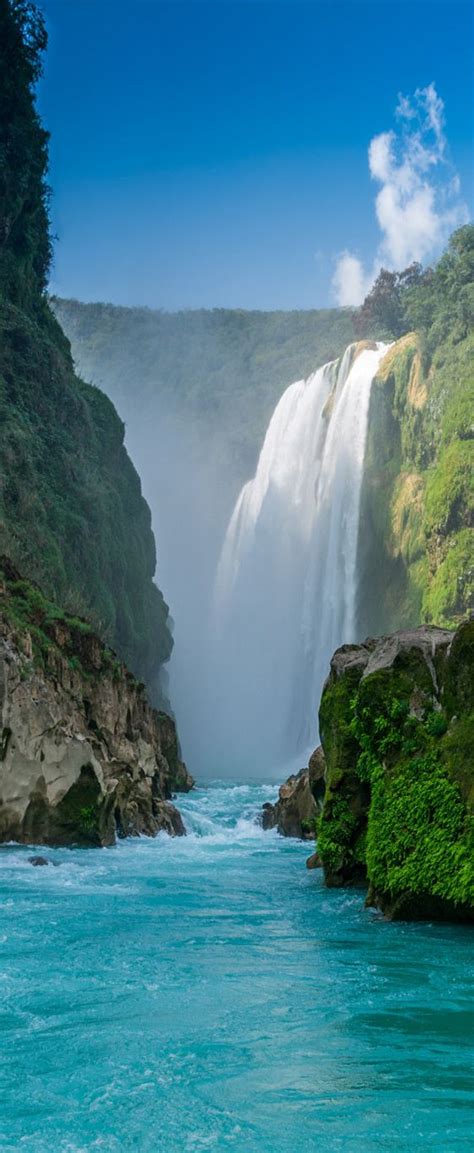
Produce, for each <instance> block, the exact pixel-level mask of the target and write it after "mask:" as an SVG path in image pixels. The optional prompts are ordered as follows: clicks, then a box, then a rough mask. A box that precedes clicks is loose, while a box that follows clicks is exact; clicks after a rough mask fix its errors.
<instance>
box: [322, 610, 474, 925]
mask: <svg viewBox="0 0 474 1153" xmlns="http://www.w3.org/2000/svg"><path fill="white" fill-rule="evenodd" d="M319 719H320V733H321V741H322V745H323V749H324V753H325V757H326V763H327V772H326V794H325V799H324V807H323V813H322V817H321V820H320V825H319V836H318V852H319V854H320V857H321V859H322V862H323V865H324V870H325V878H326V882H327V884H328V885H330V886H341V885H351V884H357V883H365V882H368V884H369V893H368V902H369V903H370V904H374V905H377V906H378V907H380V908H381V909H382V910H383V911H384V912H385V913H386V914H387V915H388V916H390V917H398V918H429V919H431V918H432V917H440V918H450V919H458V920H466V919H474V853H473V850H474V841H473V819H472V806H473V801H474V620H471V621H467V622H464V623H463V624H461V625H460V626H459V628H458V629H457V630H456V632H453V631H451V630H448V629H440V628H434V627H431V628H430V627H421V628H417V629H413V630H409V631H406V632H399V633H395V634H394V635H393V636H389V637H381V638H379V639H378V640H367V641H366V642H365V643H364V644H362V645H344V646H343V647H342V648H340V649H338V650H337V651H336V653H335V654H334V657H333V659H332V661H331V671H330V675H329V677H328V680H327V682H326V685H325V687H324V691H323V696H322V700H321V707H320V715H319Z"/></svg>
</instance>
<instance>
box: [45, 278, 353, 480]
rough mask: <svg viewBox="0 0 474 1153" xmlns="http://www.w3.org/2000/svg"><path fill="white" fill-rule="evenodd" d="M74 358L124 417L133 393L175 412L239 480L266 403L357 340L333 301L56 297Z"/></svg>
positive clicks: (253, 450)
mask: <svg viewBox="0 0 474 1153" xmlns="http://www.w3.org/2000/svg"><path fill="white" fill-rule="evenodd" d="M52 304H53V308H54V311H55V313H56V316H57V318H58V320H59V322H60V324H61V325H62V327H63V329H64V331H65V332H66V333H67V336H68V337H69V340H70V341H71V345H72V350H73V356H74V359H75V361H76V364H77V365H78V368H79V371H80V372H81V374H82V375H83V376H84V378H85V379H86V380H92V381H94V383H96V384H98V385H99V386H100V387H101V388H104V389H105V391H106V392H107V394H108V395H109V396H110V397H111V398H112V400H113V401H114V403H115V404H116V405H117V407H118V410H119V412H121V413H122V414H123V415H124V416H126V414H127V413H128V412H131V411H132V406H136V404H137V401H138V402H139V404H140V406H141V407H143V409H144V410H145V411H151V412H154V413H155V414H157V415H158V416H160V415H161V414H162V412H163V411H164V412H165V413H166V412H171V413H177V415H178V418H179V419H181V420H182V421H183V422H184V423H185V425H186V427H189V426H190V425H191V424H192V426H193V427H194V428H195V429H197V430H198V431H199V435H200V437H203V438H204V439H205V442H206V444H209V446H210V451H211V452H212V453H213V454H215V455H216V456H218V458H219V460H221V461H222V464H223V467H224V468H225V470H226V471H229V470H231V471H232V473H235V475H236V477H237V479H238V481H239V484H241V483H243V481H244V480H246V479H247V478H248V477H249V476H251V475H252V472H253V470H254V468H255V464H256V461H257V457H258V454H259V451H260V448H261V445H262V441H263V437H264V435H265V432H266V429H267V425H268V423H269V420H270V417H271V414H272V412H273V409H274V407H275V405H276V403H277V401H278V400H279V399H280V396H281V395H282V393H283V392H284V390H285V388H287V386H288V385H289V384H291V382H292V381H293V380H299V379H302V378H306V377H307V376H309V374H310V373H311V372H314V371H315V369H316V368H318V367H319V366H320V365H321V364H324V363H325V362H326V361H328V360H332V359H334V358H335V357H337V356H339V355H340V354H341V353H342V352H343V351H344V349H345V347H346V345H348V344H349V343H350V342H351V340H353V339H354V330H353V322H352V315H353V314H352V312H351V311H350V310H345V311H342V310H340V309H325V310H319V311H308V312H302V311H294V312H246V311H244V310H241V309H225V308H218V309H213V310H210V311H208V310H204V309H200V310H199V309H198V310H195V311H189V312H176V313H167V312H160V311H152V310H150V309H147V308H118V307H116V306H114V305H112V304H81V303H79V302H78V301H76V300H57V299H56V300H53V302H52Z"/></svg>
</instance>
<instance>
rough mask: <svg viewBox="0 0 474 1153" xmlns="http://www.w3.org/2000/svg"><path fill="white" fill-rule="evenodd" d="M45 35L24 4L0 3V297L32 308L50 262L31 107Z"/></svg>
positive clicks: (43, 147)
mask: <svg viewBox="0 0 474 1153" xmlns="http://www.w3.org/2000/svg"><path fill="white" fill-rule="evenodd" d="M46 43H47V36H46V29H45V25H44V19H43V16H42V14H41V13H40V12H39V10H38V8H37V7H36V5H35V4H32V3H29V2H27V0H0V294H1V295H3V296H4V297H7V298H8V299H9V300H10V301H11V302H12V303H14V304H17V305H20V306H25V304H27V303H28V304H30V305H32V304H33V303H34V302H35V301H36V302H38V298H39V297H41V294H42V293H43V292H44V290H45V288H46V284H47V279H48V272H49V267H50V261H51V240H50V235H49V212H48V202H49V188H48V185H47V182H46V173H47V168H48V133H47V132H46V131H45V130H44V128H43V126H42V124H41V122H40V119H39V116H38V113H37V111H36V107H35V85H36V82H37V80H38V78H39V76H40V75H41V68H42V55H43V52H44V49H45V48H46Z"/></svg>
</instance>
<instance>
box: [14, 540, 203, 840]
mask: <svg viewBox="0 0 474 1153" xmlns="http://www.w3.org/2000/svg"><path fill="white" fill-rule="evenodd" d="M0 610H1V612H0V702H1V708H2V735H1V747H0V841H10V840H15V841H20V842H27V843H35V844H40V843H41V844H50V845H68V844H78V845H84V846H86V845H110V844H112V843H113V842H114V840H115V837H116V835H117V836H119V837H125V836H133V835H137V834H140V833H145V834H148V835H150V836H153V835H154V834H155V833H157V832H159V831H160V830H161V829H163V830H165V831H166V832H168V833H170V834H171V835H175V834H177V835H180V834H182V833H184V832H185V830H184V826H183V822H182V819H181V816H180V814H179V812H178V810H177V809H176V808H175V806H174V805H173V804H172V803H171V801H170V797H171V794H172V791H173V790H175V789H177V790H182V791H187V790H188V789H190V788H191V787H192V784H193V781H192V778H191V777H190V776H189V774H188V773H187V771H186V767H185V765H183V763H182V762H181V760H180V757H179V749H178V743H177V737H176V730H175V725H174V722H173V720H172V719H171V718H170V717H169V716H167V715H166V714H165V713H162V712H158V711H156V710H155V709H153V708H151V706H150V705H149V704H148V701H147V698H146V695H145V690H144V685H143V684H142V683H141V682H139V681H137V680H136V679H135V678H134V677H133V676H132V674H131V673H130V672H129V671H128V670H127V669H126V667H125V665H123V664H122V663H121V661H119V660H118V659H117V658H116V656H115V654H114V653H113V652H112V650H110V649H108V648H106V647H105V646H104V645H103V644H102V642H101V641H100V640H99V638H98V637H97V636H96V635H95V634H94V632H93V631H92V630H91V628H90V625H89V624H88V623H87V622H86V621H84V620H82V619H80V618H73V617H67V616H65V614H64V613H63V612H62V611H61V610H59V609H57V607H56V606H55V605H53V604H52V603H51V602H50V601H48V600H46V598H45V597H44V596H43V594H42V593H41V591H40V590H39V588H38V587H37V586H35V585H33V584H31V583H30V582H27V581H23V580H21V578H20V576H19V574H18V572H17V571H16V570H15V569H14V567H13V566H12V565H11V563H10V562H9V561H8V560H6V559H4V560H3V562H2V564H1V573H0Z"/></svg>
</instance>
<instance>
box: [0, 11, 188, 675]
mask: <svg viewBox="0 0 474 1153" xmlns="http://www.w3.org/2000/svg"><path fill="white" fill-rule="evenodd" d="M45 45H46V35H45V31H44V25H43V20H42V17H41V15H40V14H39V13H38V11H37V10H36V9H35V8H34V7H33V6H31V5H14V4H11V3H9V2H8V0H0V158H1V164H0V422H1V436H0V551H1V552H2V553H5V554H7V555H8V556H9V557H10V558H11V559H12V560H13V561H14V563H15V564H16V565H18V567H19V569H20V570H21V571H22V573H23V574H24V575H25V576H26V577H30V578H33V579H34V580H36V581H38V582H39V583H40V584H41V586H42V588H43V590H44V592H45V594H46V595H47V596H49V597H51V598H52V599H54V600H56V601H57V602H58V603H59V604H60V605H61V606H62V607H63V608H64V609H67V610H69V611H71V612H73V613H81V614H85V615H87V616H88V617H89V618H90V619H91V620H92V621H93V623H94V625H95V626H96V627H97V628H98V629H99V630H100V631H101V633H102V635H103V636H104V638H105V639H106V640H107V641H108V642H109V643H110V644H111V645H112V646H114V647H115V648H116V649H117V651H118V652H119V653H120V655H121V657H123V659H124V660H125V661H127V662H128V663H129V664H130V666H131V668H132V669H133V670H134V672H136V673H137V674H138V675H139V676H140V677H143V678H144V679H146V680H147V682H148V683H149V684H150V685H155V687H156V682H157V678H158V676H159V670H160V666H161V664H162V662H163V661H165V660H166V659H167V657H168V656H169V654H170V651H171V647H172V639H171V635H170V632H169V628H168V624H167V618H168V609H167V606H166V605H165V604H164V601H163V598H162V596H161V593H160V592H159V591H158V589H157V588H156V587H155V585H154V584H153V579H152V578H153V575H154V571H155V544H154V539H153V535H152V532H151V521H150V512H149V509H148V507H147V505H146V503H145V501H144V500H143V498H142V495H141V487H140V481H139V478H138V476H137V473H136V472H135V469H134V467H133V465H132V463H131V461H130V459H129V458H128V456H127V453H126V451H125V448H124V444H123V440H124V428H123V424H122V422H121V420H120V419H119V417H118V416H117V413H116V412H115V409H114V408H113V405H112V404H111V402H110V400H108V399H107V397H106V396H104V395H103V393H101V392H99V391H98V389H96V388H93V387H91V386H90V385H88V384H84V383H83V381H81V380H80V379H79V378H78V377H77V376H76V375H75V373H74V369H73V364H72V360H71V354H70V348H69V343H68V341H67V339H66V338H65V336H64V334H63V332H62V331H61V329H60V327H59V325H58V322H57V320H56V319H55V317H54V316H53V314H52V312H51V310H50V308H49V305H48V303H47V299H46V296H45V290H46V284H47V279H48V274H49V263H50V256H51V245H50V238H49V221H48V188H47V184H46V170H47V163H48V154H47V134H46V133H45V131H44V129H43V127H42V125H41V123H40V121H39V118H38V114H37V112H36V108H35V97H34V92H35V85H36V81H37V79H38V77H39V75H40V71H41V57H42V52H43V50H44V48H45Z"/></svg>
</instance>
